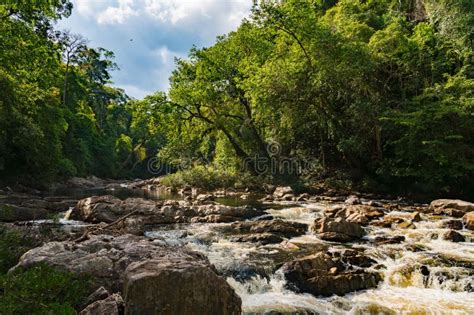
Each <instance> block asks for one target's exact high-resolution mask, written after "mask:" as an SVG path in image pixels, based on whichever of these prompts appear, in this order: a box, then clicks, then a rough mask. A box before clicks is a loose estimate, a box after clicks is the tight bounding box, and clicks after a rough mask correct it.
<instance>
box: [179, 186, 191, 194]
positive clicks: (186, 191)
mask: <svg viewBox="0 0 474 315" xmlns="http://www.w3.org/2000/svg"><path fill="white" fill-rule="evenodd" d="M178 194H180V195H182V196H190V195H192V194H193V189H192V187H191V186H185V187H183V188H181V189H180V190H179V191H178Z"/></svg>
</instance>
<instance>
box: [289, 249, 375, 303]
mask: <svg viewBox="0 0 474 315" xmlns="http://www.w3.org/2000/svg"><path fill="white" fill-rule="evenodd" d="M282 271H283V274H284V275H285V278H286V279H287V281H288V282H289V283H290V284H291V285H293V286H295V287H296V288H297V289H299V290H300V291H302V292H307V293H311V294H313V295H316V296H330V295H333V294H337V295H344V294H346V293H349V292H353V291H357V290H363V289H368V288H372V287H375V286H376V285H377V283H378V282H379V281H380V280H381V277H380V275H379V274H378V273H372V272H367V271H364V270H362V269H356V270H352V271H344V270H343V266H341V264H340V263H337V262H335V261H334V260H333V259H332V258H331V256H329V255H328V254H326V253H317V254H315V255H311V256H307V257H304V258H301V259H297V260H294V261H292V262H289V263H286V264H284V265H283V267H282Z"/></svg>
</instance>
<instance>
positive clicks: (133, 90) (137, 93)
mask: <svg viewBox="0 0 474 315" xmlns="http://www.w3.org/2000/svg"><path fill="white" fill-rule="evenodd" d="M116 86H117V87H118V88H120V89H124V90H125V93H127V95H128V96H131V97H133V98H136V99H142V98H144V97H145V96H147V95H150V94H151V93H152V91H147V90H144V89H141V88H139V87H138V86H136V85H132V84H118V85H116Z"/></svg>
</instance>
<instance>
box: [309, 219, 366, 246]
mask: <svg viewBox="0 0 474 315" xmlns="http://www.w3.org/2000/svg"><path fill="white" fill-rule="evenodd" d="M313 231H314V232H315V233H317V234H318V235H319V237H320V238H321V239H323V240H326V241H333V242H349V241H353V240H357V239H360V238H362V237H363V236H364V235H365V231H364V229H363V228H362V227H361V225H360V224H357V223H353V222H347V221H346V220H344V219H343V218H335V219H333V218H327V217H325V218H323V219H320V220H316V221H315V224H314V226H313Z"/></svg>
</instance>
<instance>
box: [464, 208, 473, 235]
mask: <svg viewBox="0 0 474 315" xmlns="http://www.w3.org/2000/svg"><path fill="white" fill-rule="evenodd" d="M462 220H463V222H464V225H465V226H466V229H469V230H472V231H474V211H471V212H468V213H466V214H465V215H464V217H463V218H462Z"/></svg>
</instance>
